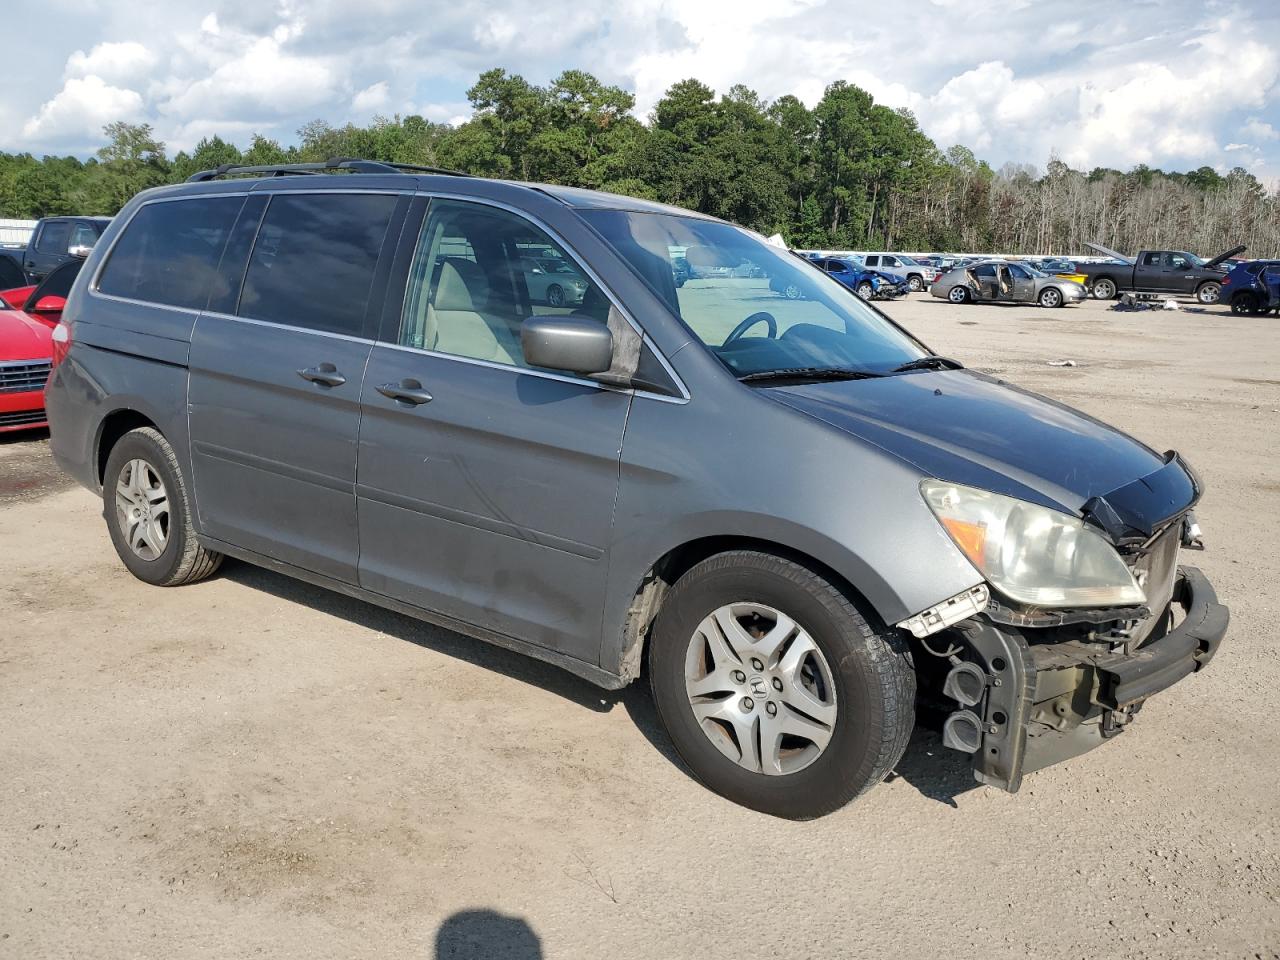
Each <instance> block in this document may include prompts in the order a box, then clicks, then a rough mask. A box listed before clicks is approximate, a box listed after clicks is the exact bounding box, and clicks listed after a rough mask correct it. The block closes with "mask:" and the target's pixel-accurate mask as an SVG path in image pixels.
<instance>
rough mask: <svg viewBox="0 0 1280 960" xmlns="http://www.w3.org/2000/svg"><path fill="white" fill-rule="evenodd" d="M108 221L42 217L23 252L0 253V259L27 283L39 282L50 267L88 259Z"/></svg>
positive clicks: (4, 251)
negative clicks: (12, 266)
mask: <svg viewBox="0 0 1280 960" xmlns="http://www.w3.org/2000/svg"><path fill="white" fill-rule="evenodd" d="M110 222H111V218H110V217H45V218H44V219H43V220H41V221H40V222H39V223H37V224H36V228H35V230H33V231H32V232H31V239H30V240H29V241H28V242H27V247H26V249H25V250H14V251H10V250H0V260H7V261H9V263H10V264H12V265H14V266H16V267H17V268H18V270H19V272H21V273H22V275H23V276H24V277H25V278H26V281H27V282H28V283H39V282H40V281H41V280H43V279H44V278H45V276H46V275H47V274H48V273H49V272H50V271H52V270H53V268H54V267H57V266H59V265H61V264H64V263H66V262H67V261H69V260H74V259H76V258H79V259H84V258H85V257H86V256H88V255H89V251H90V250H92V249H93V245H94V244H95V243H97V242H98V238H99V237H100V236H102V231H103V230H105V229H106V227H107V224H108V223H110ZM6 266H8V265H6ZM6 272H9V273H11V272H12V271H11V270H8V271H6Z"/></svg>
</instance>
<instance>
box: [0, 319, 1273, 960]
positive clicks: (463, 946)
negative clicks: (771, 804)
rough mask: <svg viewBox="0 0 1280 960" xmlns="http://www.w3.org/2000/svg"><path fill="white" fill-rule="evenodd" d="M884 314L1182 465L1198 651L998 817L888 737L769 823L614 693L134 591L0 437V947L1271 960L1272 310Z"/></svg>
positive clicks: (919, 752) (984, 795) (124, 953)
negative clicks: (889, 747) (806, 802)
mask: <svg viewBox="0 0 1280 960" xmlns="http://www.w3.org/2000/svg"><path fill="white" fill-rule="evenodd" d="M888 309H889V311H890V312H891V313H892V315H893V316H894V317H895V318H897V319H899V320H900V321H902V322H903V323H905V324H906V325H907V326H909V327H910V328H911V329H912V330H914V331H915V332H916V333H917V334H918V335H919V336H921V337H922V338H923V339H924V340H925V341H926V342H928V343H929V344H930V345H931V346H932V347H934V348H935V349H936V350H938V351H940V352H943V353H946V354H949V355H953V356H956V357H958V358H960V359H961V360H963V361H964V362H965V363H967V364H968V365H969V366H972V367H976V368H978V369H982V370H986V371H989V372H995V373H999V374H1001V375H1003V376H1005V377H1007V378H1008V379H1009V380H1011V381H1013V382H1015V383H1019V384H1022V385H1024V386H1027V387H1030V388H1032V389H1036V390H1039V391H1042V392H1044V393H1047V394H1049V395H1051V396H1053V397H1056V398H1059V399H1062V400H1064V401H1066V402H1068V403H1071V404H1074V405H1076V406H1078V407H1081V408H1083V409H1084V410H1086V411H1088V412H1090V413H1093V414H1095V415H1097V416H1099V417H1101V418H1103V419H1106V420H1108V421H1111V422H1113V423H1116V424H1117V425H1119V426H1121V427H1123V428H1125V429H1127V430H1129V431H1131V432H1133V433H1134V434H1136V435H1137V436H1139V437H1141V438H1143V439H1144V440H1146V441H1147V442H1148V443H1150V444H1151V445H1152V446H1154V447H1156V448H1157V449H1161V450H1163V449H1166V448H1169V447H1177V448H1178V449H1179V450H1181V451H1182V452H1183V453H1184V454H1185V455H1186V456H1187V457H1188V459H1189V460H1190V461H1191V462H1192V463H1193V464H1194V465H1195V466H1196V467H1197V468H1198V469H1199V470H1200V471H1201V472H1202V474H1203V476H1204V478H1205V481H1206V483H1207V486H1208V491H1209V492H1208V494H1207V496H1206V497H1205V500H1204V502H1203V505H1202V508H1201V509H1200V510H1199V516H1200V520H1201V523H1202V526H1203V527H1204V531H1205V538H1206V541H1207V543H1208V550H1207V551H1206V552H1205V553H1203V554H1197V555H1194V557H1193V558H1192V560H1193V562H1194V563H1196V564H1198V565H1199V566H1201V567H1202V568H1203V569H1204V570H1205V571H1206V572H1207V573H1208V575H1209V576H1210V578H1211V579H1212V580H1213V582H1214V583H1215V585H1216V586H1217V589H1218V592H1219V595H1220V596H1221V597H1222V598H1223V599H1224V600H1225V601H1226V602H1227V603H1228V604H1229V605H1230V606H1231V608H1232V614H1233V622H1232V629H1231V632H1230V634H1229V636H1228V638H1227V641H1226V642H1225V643H1224V645H1223V647H1222V650H1221V651H1220V653H1219V655H1218V657H1217V659H1216V660H1215V661H1214V662H1213V664H1212V665H1211V668H1210V669H1208V670H1207V671H1205V672H1203V673H1201V674H1198V675H1196V676H1194V677H1191V678H1189V679H1188V680H1186V681H1184V682H1183V683H1181V684H1179V685H1178V686H1177V687H1175V688H1174V689H1172V690H1170V691H1168V692H1167V693H1165V694H1162V695H1161V696H1158V697H1156V698H1155V699H1153V700H1152V701H1150V703H1149V704H1148V705H1147V707H1146V709H1144V710H1143V712H1142V715H1141V717H1140V718H1139V719H1138V722H1137V723H1135V725H1134V726H1133V727H1132V728H1131V729H1130V730H1129V731H1127V732H1126V733H1125V734H1124V735H1123V736H1121V737H1119V738H1118V739H1116V740H1115V741H1112V742H1110V743H1109V744H1107V745H1105V746H1104V747H1103V748H1101V749H1099V750H1097V751H1094V752H1093V753H1090V754H1086V755H1085V756H1083V757H1079V758H1076V759H1074V760H1071V761H1068V762H1066V763H1064V764H1061V765H1059V766H1056V767H1053V768H1050V769H1048V770H1045V771H1042V772H1040V773H1036V774H1034V775H1032V776H1030V777H1028V778H1027V781H1026V783H1025V785H1024V787H1023V789H1022V791H1021V792H1020V793H1019V794H1017V795H1016V796H1010V795H1007V794H1005V793H1002V792H1000V791H997V790H993V789H990V788H987V787H980V786H978V785H977V784H975V783H974V782H973V781H972V779H971V778H970V776H969V774H968V772H967V769H966V765H965V763H964V761H963V760H962V759H961V758H960V757H959V756H958V755H956V754H952V753H950V752H949V751H944V750H942V749H941V747H940V745H939V742H938V740H937V738H936V736H934V735H933V734H931V733H925V732H920V731H918V732H917V734H916V736H915V739H914V740H913V742H912V745H911V747H910V749H909V751H908V753H907V755H906V757H905V758H904V759H903V761H902V763H901V764H900V766H899V769H898V770H897V771H896V773H895V774H894V775H893V776H891V777H890V779H889V781H888V782H886V783H885V784H883V785H881V786H879V787H877V788H876V789H875V790H873V791H872V792H871V793H870V794H868V795H867V796H866V797H864V798H863V799H862V800H860V801H859V802H857V803H855V804H854V805H852V806H850V807H847V808H845V809H844V810H843V811H841V812H839V813H837V814H835V815H833V816H830V817H827V818H826V819H823V820H820V821H817V822H814V823H807V824H796V823H789V822H784V821H779V820H774V819H770V818H768V817H764V816H762V815H759V814H756V813H753V812H750V811H747V810H743V809H740V808H737V807H734V806H732V805H730V804H729V803H727V802H725V801H723V800H720V799H719V798H718V797H716V796H714V795H713V794H711V793H709V792H707V791H705V790H703V789H702V788H701V787H699V786H698V785H697V784H696V783H694V782H693V781H692V780H691V779H690V778H689V777H688V775H687V774H686V773H685V772H684V771H683V769H682V768H681V766H680V765H679V763H678V761H676V760H675V758H674V756H673V754H672V752H671V749H670V746H669V744H668V742H667V741H666V739H665V737H664V736H663V735H662V733H661V732H660V731H659V729H658V727H657V724H656V721H655V716H654V712H653V709H652V707H651V705H650V703H649V700H648V697H647V694H646V692H645V691H644V690H643V689H639V688H632V689H631V690H628V691H625V692H624V693H622V694H621V695H614V694H604V693H602V692H600V691H598V690H596V689H594V688H592V687H590V686H589V685H587V684H586V683H584V682H581V681H578V680H576V679H574V678H572V677H570V676H569V675H567V674H562V673H560V672H558V671H556V670H554V669H553V668H550V667H546V666H544V665H542V664H539V663H535V662H533V661H529V660H525V659H522V658H520V657H518V656H516V655H514V654H509V653H507V652H504V651H501V650H497V649H494V648H489V647H486V646H484V645H482V644H480V643H478V642H475V641H472V640H469V639H465V638H462V637H459V636H456V635H454V634H450V633H448V632H445V631H441V630H439V629H436V628H433V627H429V626H425V625H422V624H419V623H417V622H415V621H413V620H410V619H408V618H405V617H401V616H398V615H395V614H391V613H386V612H383V611H380V610H378V609H375V608H373V607H370V606H366V605H363V604H361V603H358V602H355V601H352V600H349V599H346V598H344V597H341V596H337V595H334V594H330V593H327V592H325V591H322V590H319V589H315V588H312V587H309V586H306V585H303V584H301V583H296V582H293V581H291V580H288V579H285V578H283V577H280V576H277V575H275V574H271V573H267V572H264V571H262V570H258V569H254V568H252V567H248V566H245V565H241V564H228V565H227V566H226V567H225V568H224V572H223V573H222V574H220V575H219V576H217V577H216V578H215V579H213V580H211V581H208V582H205V583H201V584H197V585H194V586H191V587H185V588H180V589H175V590H160V589H156V588H151V587H147V586H145V585H143V584H142V583H139V582H137V581H135V580H134V579H132V578H131V577H130V576H129V575H128V574H127V573H126V572H125V570H124V568H123V567H122V566H121V565H120V563H119V562H118V561H117V559H116V557H115V555H114V553H113V552H112V549H111V546H110V543H109V541H108V539H107V536H106V533H105V531H104V529H103V525H102V521H101V519H100V516H99V512H100V507H99V504H98V503H97V501H95V499H94V498H93V497H92V496H90V494H88V493H87V492H85V491H84V490H81V489H80V488H78V487H75V488H73V487H71V486H69V485H68V483H67V482H66V481H65V480H64V479H63V478H62V477H61V476H59V474H58V473H57V471H56V468H54V467H53V465H52V462H51V461H50V459H49V456H48V449H47V443H46V442H45V441H44V440H43V439H41V438H39V437H36V438H34V439H32V438H20V439H13V438H10V439H7V440H0V811H3V813H2V814H0V957H14V958H23V960H26V958H45V957H71V956H75V957H93V958H114V957H148V958H150V957H154V958H164V960H179V958H194V957H208V958H217V960H226V958H238V957H249V956H255V957H298V956H305V957H308V958H312V960H315V958H328V957H335V958H337V957H375V956H376V957H380V958H388V957H413V958H432V957H474V958H481V957H483V958H498V957H511V958H517V960H531V958H534V957H584V958H598V957H601V956H604V955H608V956H609V957H611V958H630V957H662V958H672V957H693V956H699V955H704V956H709V957H726V956H743V955H763V956H786V957H789V958H802V957H842V958H843V957H860V956H868V957H880V956H886V955H889V956H896V957H929V958H935V957H939V956H972V955H977V954H979V953H980V954H982V955H983V956H987V957H1018V958H1022V957H1026V956H1028V955H1031V956H1054V957H1058V956H1061V957H1194V958H1204V957H1219V956H1221V957H1248V958H1254V957H1262V958H1275V957H1277V956H1280V843H1278V842H1277V840H1278V838H1277V833H1278V832H1280V831H1278V830H1277V824H1278V821H1280V815H1278V813H1277V797H1278V796H1280V769H1278V767H1277V757H1278V751H1280V747H1278V745H1280V719H1278V715H1277V708H1278V707H1280V702H1278V698H1277V695H1276V691H1277V689H1280V655H1278V654H1277V639H1278V638H1277V633H1278V632H1280V631H1278V630H1277V627H1276V624H1277V622H1280V600H1278V599H1277V592H1276V589H1275V585H1276V583H1277V582H1278V581H1280V558H1278V554H1277V549H1276V547H1277V542H1278V541H1280V469H1277V464H1278V461H1277V455H1276V442H1277V438H1280V379H1277V378H1278V377H1280V363H1278V361H1280V348H1278V347H1277V344H1276V334H1277V330H1278V329H1280V328H1278V327H1277V324H1276V321H1275V320H1274V319H1262V318H1237V317H1232V316H1230V315H1228V314H1226V313H1225V311H1222V310H1215V311H1212V312H1203V311H1194V310H1192V309H1185V310H1184V311H1182V312H1177V313H1172V312H1171V313H1139V314H1121V313H1113V312H1108V311H1107V310H1106V309H1105V307H1104V305H1102V304H1099V303H1095V302H1090V303H1087V304H1085V305H1083V306H1081V307H1075V308H1067V309H1061V310H1054V311H1048V310H1039V309H1036V308H1025V307H1015V306H1008V307H995V306H971V307H963V308H956V307H953V306H950V305H948V304H946V303H944V302H942V301H938V300H932V299H930V298H928V297H924V296H915V297H912V298H911V299H910V301H908V302H903V303H898V304H892V305H890V306H889V308H888ZM1059 359H1071V360H1074V361H1075V362H1076V364H1077V365H1076V366H1074V367H1054V366H1049V365H1048V361H1051V360H1059Z"/></svg>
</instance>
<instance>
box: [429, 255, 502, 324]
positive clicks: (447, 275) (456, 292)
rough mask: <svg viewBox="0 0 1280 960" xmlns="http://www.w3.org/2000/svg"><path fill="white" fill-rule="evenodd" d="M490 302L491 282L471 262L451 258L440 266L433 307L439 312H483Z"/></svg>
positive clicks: (476, 265)
mask: <svg viewBox="0 0 1280 960" xmlns="http://www.w3.org/2000/svg"><path fill="white" fill-rule="evenodd" d="M488 302H489V281H488V280H487V279H485V275H484V271H483V270H481V269H480V266H479V265H478V264H476V263H473V262H472V261H470V260H461V259H458V258H455V257H450V258H449V259H448V260H445V262H444V263H442V264H441V265H440V280H439V282H438V283H437V284H436V295H435V299H434V301H432V303H433V305H434V306H435V308H436V309H437V310H471V311H478V310H483V309H484V308H485V306H486V304H487V303H488Z"/></svg>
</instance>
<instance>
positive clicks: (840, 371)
mask: <svg viewBox="0 0 1280 960" xmlns="http://www.w3.org/2000/svg"><path fill="white" fill-rule="evenodd" d="M882 376H884V374H882V373H874V372H872V371H870V370H854V369H853V368H852V367H784V368H782V369H781V370H759V371H757V372H755V373H744V374H743V375H742V376H740V377H738V379H739V380H740V381H741V382H743V383H761V382H763V381H766V380H871V379H873V378H875V377H882Z"/></svg>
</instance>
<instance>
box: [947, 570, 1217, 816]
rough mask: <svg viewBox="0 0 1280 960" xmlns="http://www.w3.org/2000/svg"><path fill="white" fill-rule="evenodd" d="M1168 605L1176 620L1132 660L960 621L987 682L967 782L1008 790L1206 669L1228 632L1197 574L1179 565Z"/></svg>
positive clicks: (1090, 744)
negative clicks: (1178, 618)
mask: <svg viewBox="0 0 1280 960" xmlns="http://www.w3.org/2000/svg"><path fill="white" fill-rule="evenodd" d="M1174 605H1176V606H1177V607H1179V608H1181V610H1182V611H1183V612H1184V616H1183V619H1182V620H1181V622H1180V623H1178V625H1177V626H1176V627H1173V628H1172V629H1170V630H1169V631H1168V632H1166V633H1165V634H1164V635H1163V636H1161V637H1160V638H1159V639H1157V640H1153V641H1150V642H1148V643H1147V644H1145V645H1144V646H1142V647H1139V648H1138V649H1137V650H1136V651H1134V652H1133V653H1130V654H1116V653H1099V652H1097V649H1096V646H1094V645H1081V644H1073V643H1061V644H1029V643H1028V642H1027V634H1026V633H1024V631H1021V630H1018V629H1015V628H1012V627H1008V626H1001V625H998V624H995V623H992V622H990V621H987V620H984V619H982V618H975V619H972V620H969V621H966V622H964V623H962V624H960V625H959V626H958V627H957V628H956V629H957V630H959V631H960V632H961V633H962V634H963V636H964V638H965V640H966V641H967V643H968V645H969V647H970V649H971V650H972V652H973V654H974V655H975V656H976V658H977V660H978V662H979V665H980V666H982V667H983V668H984V669H985V670H986V672H987V676H988V684H987V694H986V697H985V699H984V701H983V702H982V703H981V704H978V705H975V706H973V707H972V708H971V711H972V714H971V715H972V716H973V717H975V718H976V719H977V721H978V723H979V725H980V737H979V739H978V740H977V742H976V743H975V742H973V741H969V742H968V743H967V744H966V746H965V749H966V750H968V751H969V752H971V753H972V754H973V772H974V777H975V778H976V779H977V780H978V781H980V782H982V783H987V784H990V785H992V786H998V787H1001V788H1003V789H1005V790H1008V791H1010V792H1014V791H1016V790H1017V789H1018V788H1019V786H1021V783H1022V777H1023V775H1024V774H1026V773H1030V772H1032V771H1035V770H1039V769H1042V768H1044V767H1047V766H1050V765H1051V764H1054V763H1058V762H1060V761H1062V760H1066V759H1069V758H1070V757H1074V756H1078V755H1079V754H1081V753H1085V752H1086V751H1088V750H1091V749H1093V748H1094V747H1096V746H1098V745H1099V744H1101V743H1102V742H1103V741H1104V740H1107V739H1109V738H1111V737H1113V736H1115V735H1116V734H1117V733H1119V732H1121V731H1122V730H1123V729H1124V724H1125V723H1126V722H1127V721H1128V720H1129V719H1130V718H1131V717H1132V716H1133V714H1134V712H1135V711H1136V709H1137V708H1138V707H1139V706H1140V705H1141V704H1142V702H1143V701H1145V700H1146V699H1147V698H1148V697H1150V696H1152V695H1154V694H1156V693H1159V692H1160V691H1162V690H1165V689H1168V688H1169V687H1171V686H1173V684H1175V683H1177V682H1178V681H1179V680H1181V679H1182V678H1184V677H1186V676H1187V675H1188V674H1190V673H1193V672H1195V671H1196V670H1199V669H1200V668H1201V667H1203V666H1204V665H1205V664H1207V663H1208V662H1209V660H1210V659H1212V657H1213V655H1214V654H1215V653H1216V652H1217V649H1218V646H1219V644H1220V643H1221V642H1222V638H1223V636H1224V635H1225V634H1226V631H1227V625H1228V623H1229V620H1230V615H1229V612H1228V610H1227V608H1226V607H1225V606H1223V605H1222V604H1221V603H1219V602H1218V598H1217V596H1216V594H1215V593H1214V590H1213V587H1212V586H1211V585H1210V584H1209V581H1208V579H1207V578H1206V577H1205V576H1204V574H1203V573H1201V572H1200V571H1199V570H1197V569H1196V568H1195V567H1179V568H1178V574H1177V578H1176V580H1175V583H1174V589H1173V597H1172V601H1171V607H1172V606H1174Z"/></svg>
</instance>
